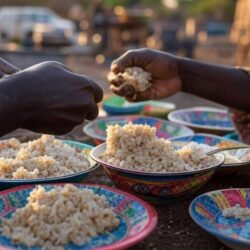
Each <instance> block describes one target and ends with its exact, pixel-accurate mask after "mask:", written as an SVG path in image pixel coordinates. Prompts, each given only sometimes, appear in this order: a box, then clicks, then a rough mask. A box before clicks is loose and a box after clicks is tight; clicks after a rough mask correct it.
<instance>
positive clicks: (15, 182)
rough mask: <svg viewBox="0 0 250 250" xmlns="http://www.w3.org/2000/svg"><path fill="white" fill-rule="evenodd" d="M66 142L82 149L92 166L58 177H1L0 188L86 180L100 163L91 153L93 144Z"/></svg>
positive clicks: (65, 141)
mask: <svg viewBox="0 0 250 250" xmlns="http://www.w3.org/2000/svg"><path fill="white" fill-rule="evenodd" d="M63 142H64V143H65V144H68V145H70V146H71V147H74V148H76V149H77V150H80V151H82V152H83V154H84V155H85V156H86V157H87V158H88V160H89V161H90V168H88V169H86V170H83V171H80V172H76V173H74V174H69V175H64V176H57V177H48V178H36V179H2V178H0V189H2V190H3V189H7V188H11V187H15V186H20V185H28V184H42V183H55V182H59V183H60V182H80V181H82V180H84V179H85V178H86V177H87V176H88V174H89V173H90V172H92V171H94V170H95V169H96V168H97V167H98V164H97V163H96V162H94V161H93V160H92V159H91V158H90V156H89V154H90V151H91V149H92V148H93V146H91V145H88V144H84V143H80V142H76V141H70V140H64V141H63Z"/></svg>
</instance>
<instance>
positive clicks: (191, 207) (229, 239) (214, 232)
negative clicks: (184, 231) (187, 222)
mask: <svg viewBox="0 0 250 250" xmlns="http://www.w3.org/2000/svg"><path fill="white" fill-rule="evenodd" d="M239 190H247V191H248V192H249V191H250V189H249V188H227V189H219V190H214V191H210V192H207V193H204V194H201V195H199V196H197V197H196V198H195V199H194V200H193V201H192V202H191V203H190V205H189V209H188V210H189V215H190V216H191V218H192V219H193V221H194V222H195V223H196V224H197V225H198V226H200V227H201V228H202V229H204V230H205V231H207V232H208V233H211V234H212V235H213V236H215V237H217V238H218V239H222V240H225V241H227V242H231V243H239V244H242V243H243V244H248V245H249V246H250V240H245V239H240V240H239V239H237V238H235V239H233V238H232V237H230V236H227V235H225V234H224V233H221V232H220V231H218V230H216V229H212V228H211V227H209V226H207V225H205V224H203V223H202V222H200V221H199V219H197V218H196V215H194V212H193V210H194V206H195V203H196V201H197V200H198V199H199V198H200V197H202V196H204V195H210V194H212V193H215V192H221V191H239Z"/></svg>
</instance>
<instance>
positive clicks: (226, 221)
mask: <svg viewBox="0 0 250 250" xmlns="http://www.w3.org/2000/svg"><path fill="white" fill-rule="evenodd" d="M236 204H240V206H241V207H249V208H250V189H243V188H242V189H225V190H217V191H212V192H209V193H206V194H203V195H200V196H198V197H196V198H195V199H194V200H193V201H192V203H191V205H190V207H189V213H190V216H191V217H192V219H193V220H194V221H195V222H196V223H197V224H198V225H199V226H200V227H202V228H203V229H204V230H206V231H207V232H209V233H211V234H212V235H214V236H215V237H217V238H218V239H219V240H221V241H222V242H223V243H225V244H226V245H227V246H229V247H230V248H233V249H242V250H243V249H245V250H246V249H250V220H248V221H245V222H242V221H241V222H240V221H239V220H237V219H234V218H225V217H224V216H223V215H222V211H223V209H225V208H229V207H233V206H235V205H236Z"/></svg>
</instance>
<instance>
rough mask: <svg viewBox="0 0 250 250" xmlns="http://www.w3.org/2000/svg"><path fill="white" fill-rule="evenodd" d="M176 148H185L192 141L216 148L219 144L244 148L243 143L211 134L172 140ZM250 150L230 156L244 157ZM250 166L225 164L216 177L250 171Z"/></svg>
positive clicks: (218, 170) (233, 153) (236, 152)
mask: <svg viewBox="0 0 250 250" xmlns="http://www.w3.org/2000/svg"><path fill="white" fill-rule="evenodd" d="M170 140H171V141H172V142H173V143H174V144H175V145H176V146H183V145H185V144H186V143H188V142H190V141H194V142H197V143H203V144H207V145H209V146H216V145H217V144H219V143H228V142H229V143H232V144H234V145H235V146H244V144H243V143H241V142H239V141H235V140H231V139H227V138H225V137H221V136H216V135H211V134H195V135H193V136H192V137H191V136H183V137H179V138H176V139H175V138H173V139H170ZM248 152H249V150H247V149H237V150H230V154H231V155H232V156H235V157H238V158H239V157H242V156H244V154H247V153H248ZM249 168H250V164H248V163H247V164H246V163H224V164H223V165H221V166H220V167H219V168H218V169H217V170H216V175H228V174H233V173H235V172H237V171H241V170H249Z"/></svg>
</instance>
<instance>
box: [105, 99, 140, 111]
mask: <svg viewBox="0 0 250 250" xmlns="http://www.w3.org/2000/svg"><path fill="white" fill-rule="evenodd" d="M143 107H144V102H136V103H131V102H128V101H127V100H126V99H125V98H123V97H120V96H117V95H114V96H110V97H109V98H107V99H106V100H104V101H103V109H104V110H105V111H106V112H107V113H108V114H109V115H128V114H138V113H140V112H141V111H142V110H143Z"/></svg>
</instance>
